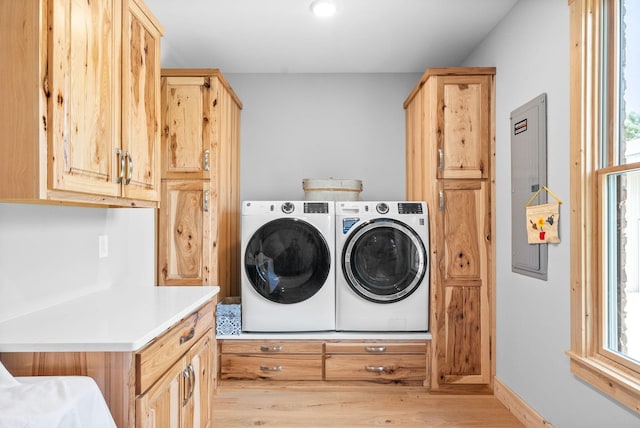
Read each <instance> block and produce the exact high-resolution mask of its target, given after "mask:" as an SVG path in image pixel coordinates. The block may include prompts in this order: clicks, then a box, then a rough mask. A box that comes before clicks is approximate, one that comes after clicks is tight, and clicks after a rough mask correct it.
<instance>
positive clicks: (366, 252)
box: [342, 219, 428, 303]
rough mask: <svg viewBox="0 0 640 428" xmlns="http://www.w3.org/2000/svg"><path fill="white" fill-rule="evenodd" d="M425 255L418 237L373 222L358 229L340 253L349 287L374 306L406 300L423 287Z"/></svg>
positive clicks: (395, 225)
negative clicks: (421, 285) (374, 304)
mask: <svg viewBox="0 0 640 428" xmlns="http://www.w3.org/2000/svg"><path fill="white" fill-rule="evenodd" d="M427 257H428V256H427V252H426V250H425V247H424V243H423V242H422V239H421V238H420V236H418V234H417V233H416V232H415V231H414V230H413V229H412V228H410V227H409V226H407V225H406V224H404V223H402V222H400V221H397V220H393V219H375V220H370V221H367V222H365V223H363V224H361V225H360V226H358V227H357V228H356V229H354V231H353V232H352V233H351V234H350V235H349V237H348V238H347V240H346V242H345V244H344V248H343V251H342V270H343V272H344V276H345V278H346V280H347V282H348V284H349V286H350V287H351V288H352V289H353V291H355V292H356V293H357V294H358V295H360V296H361V297H363V298H365V299H367V300H370V301H372V302H376V303H393V302H397V301H400V300H402V299H405V298H407V297H408V296H409V295H411V293H413V292H414V291H415V290H416V289H417V288H418V287H419V286H420V284H421V283H422V280H423V279H424V276H425V275H426V272H427V268H428V259H427Z"/></svg>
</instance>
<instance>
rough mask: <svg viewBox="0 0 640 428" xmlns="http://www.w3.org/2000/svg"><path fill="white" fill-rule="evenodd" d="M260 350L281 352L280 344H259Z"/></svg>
mask: <svg viewBox="0 0 640 428" xmlns="http://www.w3.org/2000/svg"><path fill="white" fill-rule="evenodd" d="M260 350H261V351H262V352H282V346H281V345H278V346H261V347H260Z"/></svg>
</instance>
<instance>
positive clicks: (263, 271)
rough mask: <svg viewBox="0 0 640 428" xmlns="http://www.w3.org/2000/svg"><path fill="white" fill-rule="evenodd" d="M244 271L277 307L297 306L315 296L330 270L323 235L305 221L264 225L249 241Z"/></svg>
mask: <svg viewBox="0 0 640 428" xmlns="http://www.w3.org/2000/svg"><path fill="white" fill-rule="evenodd" d="M244 269H245V272H246V274H247V277H248V278H249V281H250V282H251V285H252V286H253V288H254V289H255V290H256V291H257V292H258V293H259V294H260V295H261V296H263V297H264V298H266V299H268V300H270V301H272V302H276V303H299V302H303V301H305V300H307V299H309V298H310V297H312V296H313V295H314V294H316V293H317V292H318V291H320V289H321V288H322V286H323V285H324V284H325V282H326V280H327V277H328V276H329V272H330V269H331V252H330V250H329V246H328V245H327V242H326V240H325V239H324V236H322V233H320V231H319V230H318V229H317V228H315V227H314V226H312V225H311V224H309V223H307V222H306V221H304V220H300V219H294V218H281V219H276V220H273V221H270V222H268V223H265V224H264V225H263V226H262V227H260V228H259V229H258V230H257V231H256V232H255V233H254V234H253V235H252V236H251V239H249V241H248V243H247V246H246V248H245V255H244Z"/></svg>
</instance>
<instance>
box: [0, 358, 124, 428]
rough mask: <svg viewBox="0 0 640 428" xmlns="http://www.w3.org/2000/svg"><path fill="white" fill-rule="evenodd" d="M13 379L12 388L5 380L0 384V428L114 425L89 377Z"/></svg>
mask: <svg viewBox="0 0 640 428" xmlns="http://www.w3.org/2000/svg"><path fill="white" fill-rule="evenodd" d="M2 369H4V367H2ZM0 371H1V369H0ZM4 371H5V372H6V369H5V370H4ZM7 373H8V372H7ZM1 375H2V374H1V373H0V376H1ZM5 376H6V375H5ZM9 376H10V374H9ZM13 379H14V380H15V383H14V384H12V385H9V382H6V380H7V379H6V378H5V379H4V381H3V383H2V384H0V428H54V427H55V428H58V427H59V428H85V427H91V428H113V427H115V426H116V424H115V422H114V421H113V417H112V416H111V413H110V412H109V408H108V407H107V403H106V402H105V401H104V397H103V396H102V393H101V391H100V388H98V385H97V384H96V382H95V381H94V380H93V379H92V378H90V377H86V376H33V377H16V378H13ZM5 382H6V383H5Z"/></svg>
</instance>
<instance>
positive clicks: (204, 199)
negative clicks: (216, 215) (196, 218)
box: [202, 190, 209, 213]
mask: <svg viewBox="0 0 640 428" xmlns="http://www.w3.org/2000/svg"><path fill="white" fill-rule="evenodd" d="M202 209H203V210H204V212H206V213H208V212H209V191H208V190H205V191H204V194H203V195H202Z"/></svg>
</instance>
